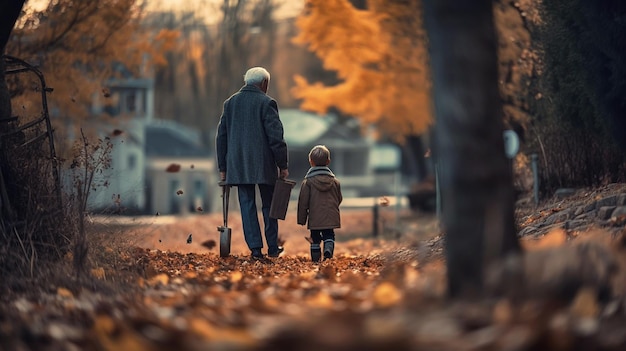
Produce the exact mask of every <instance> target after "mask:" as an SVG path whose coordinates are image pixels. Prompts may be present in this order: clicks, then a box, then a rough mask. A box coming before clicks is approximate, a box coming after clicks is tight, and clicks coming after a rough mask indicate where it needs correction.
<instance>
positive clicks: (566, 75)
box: [6, 0, 626, 215]
mask: <svg viewBox="0 0 626 351" xmlns="http://www.w3.org/2000/svg"><path fill="white" fill-rule="evenodd" d="M585 4H586V3H585ZM585 4H583V3H582V2H579V1H574V2H570V1H554V2H551V3H550V4H546V3H544V2H542V1H539V0H520V1H516V2H509V1H495V2H494V11H495V15H496V26H497V30H498V35H499V52H498V54H499V72H500V81H499V83H500V89H501V94H502V102H503V119H504V121H505V125H506V128H508V129H512V130H514V131H515V132H516V133H517V134H518V135H519V137H520V139H521V141H522V145H521V149H520V153H519V154H518V155H517V156H516V158H515V159H514V160H513V167H514V170H515V186H516V189H517V190H518V193H519V194H525V193H528V192H529V191H530V189H531V188H532V185H533V184H532V176H531V174H530V171H529V159H530V155H531V154H536V155H538V160H539V165H540V166H541V172H540V179H541V192H542V194H549V193H551V192H552V191H554V190H556V189H557V188H560V187H573V186H585V185H597V184H602V183H608V182H612V181H616V180H619V179H623V178H624V163H623V153H622V152H620V151H619V149H618V147H617V143H616V142H615V140H620V139H619V137H620V135H619V133H623V132H620V128H619V126H621V125H623V121H622V122H620V118H619V117H616V116H618V115H619V114H620V112H619V111H621V108H622V107H623V103H622V102H620V100H619V96H623V94H621V95H620V93H623V90H624V89H625V88H624V87H623V84H620V83H618V82H619V81H621V80H619V79H616V78H615V77H618V78H619V77H623V75H624V70H623V69H622V68H623V67H622V66H623V65H624V64H623V62H626V61H624V60H621V56H623V55H624V53H623V50H622V51H619V50H618V48H619V45H621V44H620V43H622V42H620V41H618V42H617V43H616V42H615V41H611V40H608V39H607V40H599V39H600V38H599V37H594V35H593V33H594V31H595V30H597V29H598V28H596V27H603V28H601V29H602V33H609V34H606V35H603V36H602V37H603V38H604V37H609V38H610V37H611V36H613V35H617V34H616V33H618V32H619V28H620V27H619V26H617V25H615V23H617V22H611V20H608V21H593V22H591V21H587V20H586V19H585V18H584V16H582V15H583V14H585V16H595V17H596V18H610V11H609V10H610V9H607V8H602V7H599V6H594V5H588V4H587V5H585ZM581 16H582V17H581ZM603 16H604V17H603ZM572 21H574V22H576V23H578V24H579V25H578V26H571V25H569V23H572ZM581 33H584V35H581ZM622 44H623V43H622ZM6 53H7V55H11V56H14V57H18V58H20V59H23V60H25V61H27V62H29V63H30V64H32V65H35V66H36V67H38V68H39V69H40V70H41V71H42V72H43V74H44V76H45V78H46V81H47V83H48V85H49V86H50V87H52V88H53V89H54V90H53V92H51V93H50V94H49V95H48V109H49V113H50V119H51V121H52V124H53V127H54V133H55V145H56V152H57V155H58V157H59V158H60V159H62V160H63V165H62V180H63V184H64V187H65V188H66V189H69V190H71V189H72V188H73V185H75V180H76V177H77V172H82V171H83V170H84V169H83V168H81V167H76V165H78V164H80V162H78V161H77V155H78V154H79V153H77V150H80V149H81V146H83V149H84V146H85V143H86V140H89V144H90V145H91V146H94V145H99V144H101V145H102V146H101V147H98V146H96V148H95V149H96V150H100V151H102V150H105V149H106V150H109V152H108V153H107V154H106V155H101V158H100V159H99V161H98V162H96V164H97V167H96V168H92V169H91V170H90V171H91V172H93V173H94V181H93V183H92V187H91V189H90V190H89V191H90V195H89V198H88V202H89V208H90V210H91V211H95V212H103V213H117V214H126V215H146V214H155V213H159V214H170V215H187V214H197V213H207V212H219V211H221V198H220V195H221V189H220V188H219V187H218V185H217V170H216V169H215V162H214V161H215V158H214V136H215V129H216V127H217V123H218V120H219V117H220V113H221V109H222V102H223V101H224V100H225V99H226V98H228V97H229V96H230V95H231V94H233V93H234V92H236V91H237V90H238V89H239V88H240V87H241V86H242V85H243V74H244V73H245V71H246V70H247V69H248V68H249V67H252V66H263V67H266V68H267V69H268V70H269V71H270V73H271V75H272V78H271V83H270V88H269V92H268V94H269V95H271V96H272V97H274V98H275V99H276V100H277V101H278V105H279V111H280V116H281V120H282V121H283V124H284V127H285V138H286V140H287V143H288V146H289V153H290V155H289V156H290V178H291V179H294V180H296V181H298V184H299V182H300V180H301V179H302V177H303V176H304V174H305V172H306V170H307V169H308V160H307V154H308V151H309V150H310V148H311V147H312V146H313V145H316V144H325V145H327V146H328V147H329V148H330V150H331V154H332V163H331V168H332V169H333V171H334V172H335V173H336V174H337V176H338V178H339V179H340V180H341V182H342V188H343V190H344V196H345V197H346V199H347V200H346V206H356V207H358V206H370V205H371V204H373V203H374V202H375V201H374V200H372V199H376V198H377V197H380V196H389V197H390V198H391V199H392V201H393V204H396V205H398V206H405V207H411V208H412V209H419V210H423V211H433V210H434V196H435V185H434V184H435V182H434V166H433V164H434V162H433V157H432V156H433V155H434V154H436V153H435V152H433V151H434V150H431V149H430V143H429V141H430V137H429V135H430V133H431V131H432V128H433V127H434V123H433V117H432V110H431V101H430V96H429V94H430V79H429V74H428V70H427V63H428V58H427V50H426V35H425V33H424V30H423V28H422V21H421V5H420V2H419V1H383V0H370V1H366V0H309V1H304V0H302V1H300V0H189V1H185V2H179V1H174V0H170V1H166V0H161V1H156V0H155V1H142V0H102V1H97V2H92V1H86V0H54V1H44V0H37V1H35V0H30V1H27V2H26V5H25V7H24V10H23V12H22V15H21V16H20V19H19V20H18V23H17V26H16V28H15V30H14V31H13V34H12V37H11V40H10V41H9V43H8V45H7V49H6ZM620 62H621V63H620ZM611 77H613V78H611ZM592 78H593V79H592ZM7 80H8V82H9V85H10V88H11V91H12V94H13V95H12V97H13V99H12V104H13V106H12V108H13V111H15V113H17V114H19V115H20V116H22V117H21V118H23V119H24V120H23V121H22V123H25V122H27V120H28V118H35V117H36V116H39V115H40V114H41V109H42V104H41V99H40V98H38V95H37V94H40V93H39V91H38V90H37V89H38V88H37V84H36V81H35V79H34V78H31V77H28V76H25V75H12V76H7ZM29 116H30V117H29ZM619 123H622V124H619ZM625 129H626V128H624V129H621V130H625ZM614 135H617V136H618V138H617V139H615V138H612V137H611V136H614ZM622 140H623V139H622ZM105 144H107V145H109V144H110V148H107V147H105ZM96 153H97V151H96ZM297 194H298V186H296V188H295V189H294V192H293V193H292V198H294V199H295V198H297ZM234 198H236V196H231V199H234ZM235 208H236V207H235Z"/></svg>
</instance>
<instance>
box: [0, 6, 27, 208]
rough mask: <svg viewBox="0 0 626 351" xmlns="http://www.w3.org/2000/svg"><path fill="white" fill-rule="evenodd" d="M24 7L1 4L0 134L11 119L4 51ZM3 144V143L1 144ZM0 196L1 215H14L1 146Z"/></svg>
mask: <svg viewBox="0 0 626 351" xmlns="http://www.w3.org/2000/svg"><path fill="white" fill-rule="evenodd" d="M22 6H24V0H7V1H4V2H2V3H0V133H6V132H7V131H8V126H9V124H8V123H5V122H2V120H3V119H5V118H9V117H11V96H10V94H9V89H8V87H7V82H6V78H5V74H4V70H5V64H4V57H3V55H4V50H5V48H6V45H7V43H8V41H9V36H10V35H11V31H13V26H15V22H16V21H17V18H18V17H19V15H20V12H21V11H22ZM0 144H1V143H0ZM0 153H2V154H0V187H1V189H0V194H1V195H2V199H4V201H2V202H3V203H2V204H0V215H1V216H2V217H3V218H4V217H6V216H10V215H12V211H11V209H10V203H6V202H7V201H8V200H10V199H7V196H6V187H5V185H6V184H5V181H4V180H5V179H6V178H7V177H6V175H8V174H12V173H13V172H12V171H11V170H10V169H9V166H8V164H7V162H5V160H6V158H5V156H6V155H4V153H5V150H4V149H3V148H2V146H1V145H0Z"/></svg>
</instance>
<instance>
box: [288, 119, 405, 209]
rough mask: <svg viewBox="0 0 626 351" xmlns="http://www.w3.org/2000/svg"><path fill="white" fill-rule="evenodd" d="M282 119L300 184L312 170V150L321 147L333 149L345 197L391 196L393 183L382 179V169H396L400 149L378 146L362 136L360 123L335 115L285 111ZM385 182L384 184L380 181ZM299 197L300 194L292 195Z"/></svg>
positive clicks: (291, 167)
mask: <svg viewBox="0 0 626 351" xmlns="http://www.w3.org/2000/svg"><path fill="white" fill-rule="evenodd" d="M280 119H281V121H282V123H283V127H284V130H285V141H286V142H287V146H288V148H289V178H291V179H294V180H296V181H298V185H299V184H300V181H301V180H302V179H303V178H304V175H305V174H306V171H307V170H308V169H309V167H310V165H309V159H308V155H309V151H310V150H311V148H312V147H313V146H315V145H318V144H323V145H326V146H327V147H328V148H329V149H330V153H331V164H330V168H331V169H332V171H333V173H335V175H336V176H337V177H338V178H339V179H340V180H341V189H342V192H343V194H344V196H345V197H353V196H363V195H367V196H369V195H370V194H374V193H380V194H385V193H390V191H391V190H392V187H393V186H394V184H393V183H389V182H387V178H385V177H383V178H380V175H381V173H384V172H380V171H381V170H385V169H389V168H390V167H391V168H395V167H397V166H398V162H399V159H398V157H399V150H397V149H394V148H395V146H393V145H384V146H381V145H377V144H376V142H375V141H374V140H373V138H370V137H369V136H368V135H363V134H362V133H361V128H360V126H359V125H358V122H357V121H356V120H351V121H349V123H352V124H353V125H352V127H349V126H347V125H345V124H341V123H338V120H337V117H336V116H335V115H333V114H327V115H324V116H319V115H317V114H314V113H310V112H305V111H301V110H297V109H281V110H280ZM381 179H382V180H383V182H381V181H380V180H381ZM292 196H297V191H294V192H292Z"/></svg>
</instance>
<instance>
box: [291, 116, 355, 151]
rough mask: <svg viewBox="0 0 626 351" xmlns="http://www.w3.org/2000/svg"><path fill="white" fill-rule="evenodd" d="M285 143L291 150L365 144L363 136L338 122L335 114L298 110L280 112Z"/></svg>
mask: <svg viewBox="0 0 626 351" xmlns="http://www.w3.org/2000/svg"><path fill="white" fill-rule="evenodd" d="M280 120H281V121H282V123H283V128H284V130H285V141H286V142H287V145H289V147H290V148H298V147H306V148H308V147H310V146H311V145H313V144H318V143H324V144H327V145H328V146H331V145H332V146H334V147H353V146H354V145H358V144H362V143H364V142H365V140H364V138H363V136H361V135H360V134H359V133H355V132H354V130H351V129H350V128H349V127H347V126H346V125H343V124H340V123H338V122H337V117H336V116H335V115H334V114H330V113H329V114H326V115H318V114H315V113H311V112H306V111H301V110H297V109H282V110H280Z"/></svg>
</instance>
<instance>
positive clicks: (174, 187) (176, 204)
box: [169, 179, 180, 213]
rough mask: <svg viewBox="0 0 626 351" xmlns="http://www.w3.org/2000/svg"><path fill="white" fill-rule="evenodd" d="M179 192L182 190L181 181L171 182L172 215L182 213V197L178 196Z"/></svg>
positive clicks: (172, 180) (173, 180) (174, 180)
mask: <svg viewBox="0 0 626 351" xmlns="http://www.w3.org/2000/svg"><path fill="white" fill-rule="evenodd" d="M178 190H180V181H179V180H178V179H171V180H170V189H169V191H170V193H169V199H170V213H178V212H180V195H178V194H177V192H178Z"/></svg>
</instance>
